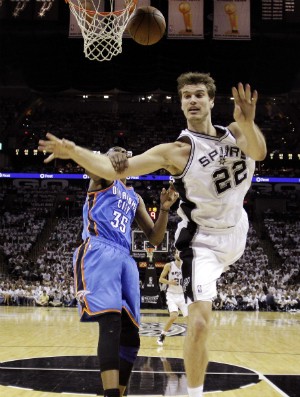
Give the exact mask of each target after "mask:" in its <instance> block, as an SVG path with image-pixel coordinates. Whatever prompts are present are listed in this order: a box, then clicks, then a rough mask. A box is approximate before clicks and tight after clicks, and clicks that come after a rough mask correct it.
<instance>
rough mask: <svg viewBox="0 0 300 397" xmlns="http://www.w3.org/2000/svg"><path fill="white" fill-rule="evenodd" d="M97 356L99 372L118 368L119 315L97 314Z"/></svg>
mask: <svg viewBox="0 0 300 397" xmlns="http://www.w3.org/2000/svg"><path fill="white" fill-rule="evenodd" d="M98 323H99V326H100V332H99V343H98V358H99V364H100V370H101V372H104V371H108V370H112V369H119V341H120V333H121V315H120V314H117V313H107V314H103V315H101V316H99V318H98Z"/></svg>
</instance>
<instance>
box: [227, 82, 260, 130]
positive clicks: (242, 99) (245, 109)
mask: <svg viewBox="0 0 300 397" xmlns="http://www.w3.org/2000/svg"><path fill="white" fill-rule="evenodd" d="M232 95H233V98H234V112H233V118H234V120H235V121H236V122H237V123H240V124H242V123H253V122H254V119H255V112H256V102H257V99H258V93H257V91H256V90H254V91H253V92H251V87H250V85H249V84H246V85H245V87H244V86H243V84H242V83H239V84H238V87H237V88H236V87H232Z"/></svg>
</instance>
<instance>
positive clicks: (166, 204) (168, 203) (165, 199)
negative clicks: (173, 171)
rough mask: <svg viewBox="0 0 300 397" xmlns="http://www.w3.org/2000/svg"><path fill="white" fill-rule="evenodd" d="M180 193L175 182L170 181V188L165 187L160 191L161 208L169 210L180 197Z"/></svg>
mask: <svg viewBox="0 0 300 397" xmlns="http://www.w3.org/2000/svg"><path fill="white" fill-rule="evenodd" d="M178 197H179V194H178V192H177V191H176V190H175V188H174V185H173V182H170V186H169V189H168V190H166V189H165V188H163V189H162V191H161V193H160V208H162V209H164V210H169V209H170V208H171V207H172V205H173V204H174V203H175V202H176V200H177V199H178Z"/></svg>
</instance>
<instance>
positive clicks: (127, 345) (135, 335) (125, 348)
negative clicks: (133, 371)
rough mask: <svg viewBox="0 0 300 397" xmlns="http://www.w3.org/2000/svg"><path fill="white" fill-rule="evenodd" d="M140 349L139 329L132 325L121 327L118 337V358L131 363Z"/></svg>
mask: <svg viewBox="0 0 300 397" xmlns="http://www.w3.org/2000/svg"><path fill="white" fill-rule="evenodd" d="M139 348H140V335H139V329H138V327H136V326H135V325H134V324H133V323H127V324H126V326H123V328H122V332H121V337H120V358H122V359H123V360H126V361H128V362H131V363H133V362H134V361H135V359H136V357H137V354H138V351H139Z"/></svg>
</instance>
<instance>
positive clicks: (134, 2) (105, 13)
mask: <svg viewBox="0 0 300 397" xmlns="http://www.w3.org/2000/svg"><path fill="white" fill-rule="evenodd" d="M127 1H128V0H127ZM127 1H126V0H124V3H125V4H126V2H127ZM137 1H138V0H132V1H131V2H130V4H131V3H133V4H132V5H131V6H134V9H133V10H132V11H131V12H133V11H134V10H135V7H136V3H137ZM65 2H66V3H70V4H72V6H73V7H74V8H76V10H82V11H85V12H86V13H87V14H88V15H101V16H103V17H106V16H107V15H116V16H119V15H122V14H124V12H125V11H126V10H127V7H126V8H123V9H122V10H117V11H110V12H108V11H106V12H105V11H103V12H99V11H92V10H87V9H85V8H83V7H79V6H77V5H76V4H74V3H73V2H72V1H71V0H65ZM128 7H129V8H130V6H128Z"/></svg>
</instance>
